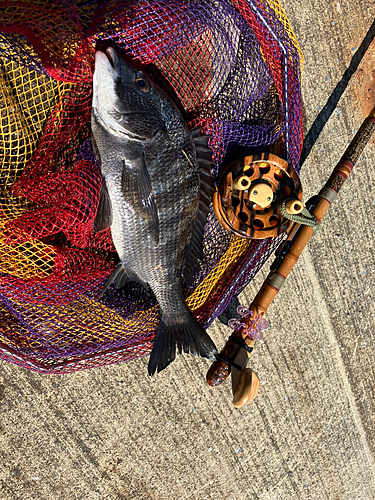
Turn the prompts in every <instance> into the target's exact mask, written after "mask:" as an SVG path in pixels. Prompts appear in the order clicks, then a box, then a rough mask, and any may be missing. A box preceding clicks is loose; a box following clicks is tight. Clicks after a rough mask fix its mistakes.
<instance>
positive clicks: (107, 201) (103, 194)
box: [94, 177, 112, 233]
mask: <svg viewBox="0 0 375 500" xmlns="http://www.w3.org/2000/svg"><path fill="white" fill-rule="evenodd" d="M111 225H112V204H111V198H110V197H109V193H108V188H107V184H106V181H105V178H104V177H102V183H101V186H100V195H99V205H98V210H97V212H96V216H95V219H94V231H95V232H96V233H99V232H100V231H104V230H105V229H107V228H108V227H110V226H111Z"/></svg>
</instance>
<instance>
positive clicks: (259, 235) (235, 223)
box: [213, 153, 302, 239]
mask: <svg viewBox="0 0 375 500" xmlns="http://www.w3.org/2000/svg"><path fill="white" fill-rule="evenodd" d="M287 198H294V199H295V200H302V188H301V183H300V181H299V178H298V176H297V174H296V173H295V171H294V170H293V168H292V167H291V166H289V165H288V163H287V162H286V161H285V160H282V159H281V158H279V157H278V156H276V155H273V154H270V153H262V154H257V155H253V156H246V157H244V158H240V159H238V160H236V161H235V162H233V163H231V164H230V165H228V166H227V167H226V168H225V169H224V170H223V171H222V173H221V174H220V175H219V178H218V182H217V187H216V192H215V193H214V195H213V205H214V211H215V214H216V217H217V218H218V220H219V221H220V223H221V224H222V225H223V226H224V227H225V229H227V230H228V231H230V232H231V233H234V234H236V235H237V236H241V237H242V238H252V239H263V238H268V237H270V236H277V235H278V234H281V233H283V232H284V231H286V230H287V228H288V226H289V225H290V224H291V221H290V220H289V219H286V218H284V217H283V216H282V214H281V212H280V209H279V206H280V204H281V203H282V202H283V201H284V200H285V199H287Z"/></svg>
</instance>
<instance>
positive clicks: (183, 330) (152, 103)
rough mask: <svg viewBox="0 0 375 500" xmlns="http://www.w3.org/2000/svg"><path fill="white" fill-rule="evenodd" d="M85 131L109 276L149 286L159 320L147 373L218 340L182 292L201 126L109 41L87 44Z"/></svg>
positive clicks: (201, 175) (198, 211)
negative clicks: (90, 64)
mask: <svg viewBox="0 0 375 500" xmlns="http://www.w3.org/2000/svg"><path fill="white" fill-rule="evenodd" d="M91 140H92V147H93V151H94V155H95V157H96V159H97V161H98V163H99V166H100V170H101V175H102V179H101V188H100V196H99V206H98V210H97V214H96V217H95V221H94V230H95V231H97V232H99V231H103V230H105V229H107V228H108V227H110V228H111V235H112V240H113V243H114V245H115V248H116V251H117V253H118V256H119V259H120V262H119V263H118V265H117V266H116V268H115V270H114V272H113V273H112V274H111V276H110V277H109V279H108V280H107V282H106V284H105V286H104V289H103V293H102V295H103V294H104V293H106V291H107V289H108V287H109V286H110V285H114V286H115V288H118V289H119V288H122V287H124V286H125V285H126V284H127V283H129V282H136V283H138V284H140V285H142V286H144V287H146V288H147V287H150V288H151V290H152V291H153V293H154V295H155V297H156V299H157V301H158V303H159V307H160V320H159V324H158V328H157V331H156V336H155V339H154V343H153V347H152V351H151V354H150V359H149V363H148V373H149V375H154V373H155V372H156V371H157V372H160V371H161V370H163V369H164V368H166V367H167V366H168V365H169V364H170V363H171V362H172V361H173V360H174V359H175V357H176V347H177V349H178V352H179V354H181V353H182V352H185V353H190V354H192V355H196V356H202V357H205V358H208V359H211V360H215V359H216V356H217V349H216V346H215V344H214V342H213V341H212V339H211V338H210V336H209V335H208V333H207V332H206V331H205V329H204V328H203V327H202V326H201V325H200V324H199V322H198V321H197V319H196V318H195V316H194V315H193V314H192V312H191V311H190V310H189V309H188V307H187V306H186V304H185V301H184V298H183V291H182V279H183V280H184V281H185V283H187V284H191V283H192V282H193V280H194V276H195V273H196V272H197V264H198V262H199V260H198V259H199V258H201V256H202V248H203V234H204V225H205V223H206V218H207V214H208V212H209V204H210V200H211V196H212V193H213V192H214V187H213V183H214V180H215V179H214V177H213V175H212V174H211V172H210V169H211V168H212V166H213V162H212V150H211V149H210V148H209V147H208V140H209V136H207V135H202V133H201V130H200V129H193V130H190V129H189V127H188V126H187V125H186V122H185V120H184V118H183V116H182V114H181V112H180V110H179V108H178V107H177V105H176V104H175V103H174V101H173V100H172V99H171V98H170V97H169V96H168V95H167V94H166V93H165V92H164V91H162V90H161V89H160V88H159V87H158V86H157V85H156V84H155V82H153V81H152V80H151V79H150V78H149V76H147V75H146V74H145V73H144V72H142V71H140V70H138V69H136V68H135V67H134V66H133V65H132V64H130V63H128V62H127V61H126V60H125V59H124V58H122V57H121V56H120V55H119V54H118V52H117V51H116V50H115V49H113V48H111V47H110V48H107V49H106V51H105V52H102V51H100V50H98V51H96V53H95V70H94V75H93V99H92V111H91Z"/></svg>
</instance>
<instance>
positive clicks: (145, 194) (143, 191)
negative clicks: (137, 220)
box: [121, 158, 160, 245]
mask: <svg viewBox="0 0 375 500" xmlns="http://www.w3.org/2000/svg"><path fill="white" fill-rule="evenodd" d="M121 188H122V191H123V192H124V193H127V194H129V193H133V203H132V205H133V207H134V208H135V210H137V212H138V213H139V215H140V216H141V217H142V218H143V219H144V221H145V223H146V224H147V226H148V230H149V233H150V234H151V236H152V238H153V240H154V242H155V244H156V245H157V244H158V243H159V234H160V227H159V214H158V208H157V206H156V200H155V196H154V192H153V190H152V185H151V179H150V175H149V173H148V170H147V167H146V163H145V161H144V158H143V159H142V161H140V162H138V165H137V166H136V167H135V168H134V165H133V168H132V169H130V168H127V167H126V165H125V162H124V168H123V170H122V177H121Z"/></svg>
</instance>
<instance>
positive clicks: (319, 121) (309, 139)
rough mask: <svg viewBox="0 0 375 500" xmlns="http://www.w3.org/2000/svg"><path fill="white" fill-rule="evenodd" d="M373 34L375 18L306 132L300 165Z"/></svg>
mask: <svg viewBox="0 0 375 500" xmlns="http://www.w3.org/2000/svg"><path fill="white" fill-rule="evenodd" d="M374 36H375V19H374V22H373V23H372V25H371V27H370V29H369V30H368V32H367V35H366V36H365V38H364V39H363V41H362V43H361V45H360V47H359V48H358V50H357V51H356V53H355V54H354V56H353V58H352V60H351V62H350V64H349V67H348V69H347V70H346V71H345V73H344V74H343V76H342V78H341V80H340V81H339V83H338V84H337V85H336V88H335V89H334V91H333V92H332V94H331V95H330V96H329V99H328V101H327V103H326V105H325V106H324V108H323V109H322V110H321V111H320V113H319V114H318V116H317V117H316V118H315V121H314V123H313V124H312V126H311V128H310V130H309V132H308V133H307V135H306V137H305V139H304V142H303V148H302V153H301V158H300V166H302V165H303V163H304V161H305V160H306V158H307V157H308V156H309V154H310V151H311V149H312V147H313V146H314V144H315V142H316V141H317V139H318V137H319V135H320V133H321V131H322V130H323V127H324V125H325V124H326V123H327V121H328V120H329V119H330V117H331V115H332V113H333V112H334V110H335V109H336V106H337V104H338V102H339V100H340V97H341V96H342V94H343V93H344V91H345V89H346V87H347V86H348V84H349V81H350V79H351V77H352V76H353V74H354V73H355V72H356V71H357V68H358V66H359V64H360V62H361V61H362V59H363V56H364V55H365V54H366V51H367V49H368V48H369V46H370V44H371V42H372V41H373V39H374Z"/></svg>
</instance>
